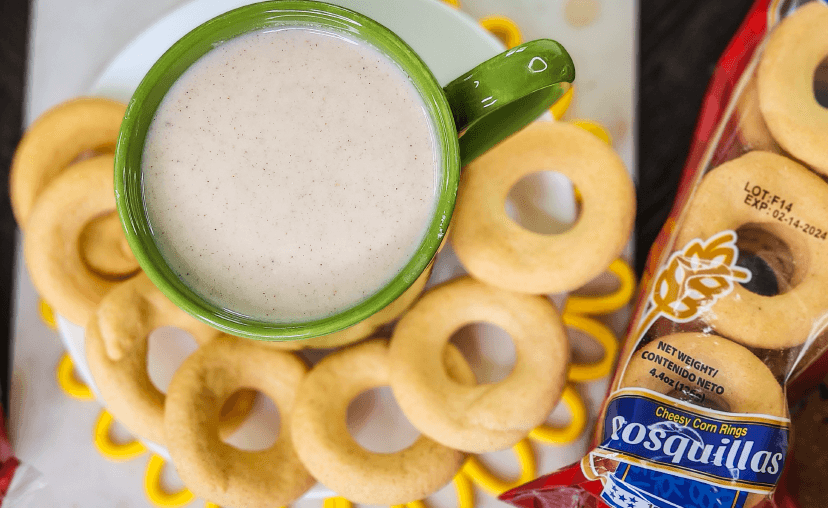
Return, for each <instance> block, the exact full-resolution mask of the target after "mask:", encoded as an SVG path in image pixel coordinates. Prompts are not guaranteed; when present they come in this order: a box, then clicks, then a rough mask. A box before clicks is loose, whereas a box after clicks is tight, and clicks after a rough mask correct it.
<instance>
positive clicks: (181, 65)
mask: <svg viewBox="0 0 828 508" xmlns="http://www.w3.org/2000/svg"><path fill="white" fill-rule="evenodd" d="M278 26H292V27H296V26H298V27H301V26H308V27H317V28H318V27H324V28H325V29H328V30H333V31H339V32H340V33H345V34H347V35H348V36H350V37H355V38H357V39H359V40H361V41H364V42H366V43H368V44H370V45H372V46H374V47H375V48H377V49H379V50H380V51H381V52H382V53H384V54H385V55H386V56H387V57H389V58H390V59H391V60H393V61H394V62H396V63H397V64H398V65H399V66H401V67H402V69H403V70H404V71H405V72H406V73H407V74H408V75H409V76H410V78H411V80H412V82H413V84H414V86H415V87H416V89H417V90H418V92H419V93H420V95H421V97H422V98H423V101H424V103H425V105H426V108H427V114H428V116H429V117H430V119H431V121H432V122H433V126H434V131H435V142H436V143H437V145H438V146H439V150H440V153H441V160H439V161H438V162H439V163H441V165H442V167H441V168H439V170H440V177H439V185H438V186H437V192H438V196H437V202H436V207H435V211H434V215H433V216H432V220H431V223H430V225H429V227H428V231H427V233H426V235H425V236H424V239H423V240H422V241H421V243H420V245H419V247H418V249H417V250H416V252H415V254H414V256H413V257H412V258H411V259H410V260H409V262H408V263H407V264H406V265H405V267H404V268H403V269H402V271H400V272H399V273H398V274H397V275H396V276H395V277H394V278H393V279H392V280H391V281H390V282H389V283H388V284H387V285H386V286H385V287H383V288H381V289H380V290H379V291H377V292H376V293H375V294H373V295H372V296H370V297H368V298H367V299H365V300H363V301H362V302H360V303H358V304H356V305H354V306H353V307H351V308H349V309H346V310H344V311H342V312H338V313H336V314H334V315H331V316H328V317H325V318H322V319H316V320H311V321H305V322H267V321H262V320H260V319H254V318H252V317H250V316H246V315H243V314H241V313H238V312H235V311H233V310H232V309H228V308H224V307H222V306H219V305H216V304H215V303H212V302H210V301H208V300H207V299H205V298H204V297H202V296H201V295H199V294H197V293H196V292H195V291H193V290H192V289H190V288H189V287H188V286H187V285H185V284H184V283H183V282H182V281H181V280H180V279H179V277H178V276H177V275H176V274H175V273H174V271H173V270H172V269H171V268H170V267H169V265H168V264H167V262H166V261H165V260H164V258H163V257H162V255H161V253H160V252H159V250H158V247H157V246H156V244H155V241H154V239H153V234H152V230H151V227H150V224H149V220H148V218H147V212H146V209H145V204H144V197H143V187H142V171H141V158H142V154H143V148H144V140H145V138H146V135H147V130H148V128H149V125H150V123H151V121H152V119H153V116H154V114H155V111H156V109H157V108H158V106H159V104H160V103H161V100H162V99H163V97H164V95H165V94H166V93H167V91H168V90H169V89H170V87H171V86H172V84H173V83H174V82H175V81H176V80H177V79H178V78H179V77H180V76H181V75H182V74H183V73H184V72H185V71H186V70H187V69H188V68H189V67H190V65H192V64H193V63H194V62H195V61H196V60H198V59H199V58H200V57H202V56H203V55H204V54H205V53H207V52H208V51H210V50H211V49H213V48H214V47H215V45H216V44H219V43H221V42H222V41H227V40H229V39H232V38H234V37H237V36H239V35H242V34H245V33H248V32H252V31H256V30H261V29H265V28H272V27H278ZM574 78H575V67H574V65H573V63H572V59H571V57H570V56H569V54H568V53H567V52H566V50H565V49H564V48H563V47H562V46H561V45H560V44H558V43H557V42H555V41H552V40H546V39H542V40H536V41H531V42H528V43H525V44H522V45H520V46H517V47H515V48H512V49H510V50H508V51H506V52H504V53H502V54H500V55H498V56H495V57H494V58H491V59H489V60H487V61H486V62H484V63H482V64H480V65H478V66H477V67H475V68H474V69H472V70H471V71H469V72H467V73H466V74H464V75H463V76H461V77H459V78H457V79H456V80H454V81H452V82H451V83H449V84H448V85H447V86H446V87H445V88H442V87H440V85H439V84H438V83H437V80H436V79H435V78H434V76H433V75H432V73H431V71H430V70H429V69H428V67H427V66H426V65H425V63H423V61H422V60H421V59H420V57H419V56H417V54H416V53H415V52H414V51H413V50H412V49H411V48H410V47H409V46H408V45H407V44H406V43H405V42H403V41H402V39H400V38H399V37H398V36H397V35H395V34H394V33H393V32H391V31H390V30H388V29H387V28H385V27H384V26H382V25H380V24H379V23H377V22H376V21H373V20H371V19H370V18H368V17H366V16H363V15H362V14H359V13H357V12H354V11H351V10H349V9H345V8H342V7H338V6H335V5H331V4H325V3H320V2H316V1H309V0H277V1H268V2H262V3H257V4H252V5H248V6H245V7H240V8H238V9H235V10H232V11H229V12H226V13H224V14H222V15H220V16H218V17H216V18H213V19H212V20H210V21H207V22H206V23H204V24H202V25H200V26H198V27H197V28H195V29H194V30H192V31H191V32H189V33H188V34H187V35H185V36H184V37H182V38H181V39H180V40H179V41H178V42H176V43H175V44H174V45H173V46H172V47H171V48H170V49H169V50H167V52H166V53H164V55H162V56H161V58H159V59H158V61H157V62H156V63H155V64H154V65H153V66H152V68H151V69H150V70H149V72H148V73H147V75H146V76H145V77H144V79H143V80H142V81H141V83H140V84H139V85H138V88H137V89H136V91H135V93H134V95H133V96H132V99H131V100H130V102H129V106H128V108H127V112H126V115H125V117H124V121H123V124H122V126H121V132H120V136H119V139H118V144H117V147H116V152H115V196H116V200H117V206H118V214H119V215H120V218H121V222H122V224H123V226H124V230H125V233H126V237H127V240H128V241H129V245H130V247H131V249H132V252H133V253H134V254H135V257H136V258H137V260H138V262H139V264H140V265H141V268H143V270H144V272H146V274H147V275H148V276H149V278H150V279H151V280H152V281H153V283H154V284H155V285H156V286H157V287H158V288H159V289H160V290H161V291H162V292H163V293H164V294H165V295H166V296H167V297H168V298H169V299H170V300H172V301H173V302H174V303H175V304H176V305H177V306H178V307H180V308H181V309H183V310H185V311H186V312H188V313H189V314H191V315H192V316H194V317H196V318H198V319H200V320H201V321H203V322H205V323H207V324H209V325H212V326H214V327H216V328H218V329H220V330H223V331H225V332H227V333H230V334H232V335H237V336H241V337H247V338H252V339H265V340H296V339H304V338H311V337H319V336H323V335H327V334H330V333H333V332H336V331H339V330H342V329H345V328H347V327H349V326H351V325H354V324H356V323H358V322H360V321H362V320H364V319H366V318H368V317H369V316H371V315H373V314H374V313H376V312H378V311H379V310H381V309H383V308H384V307H385V306H386V305H388V304H389V303H390V302H392V301H393V300H395V299H396V298H397V297H399V296H400V295H401V294H402V293H403V292H404V291H405V290H406V289H408V288H409V286H411V284H412V283H413V282H414V281H415V280H416V279H417V278H418V277H419V276H420V275H421V274H422V273H423V272H424V271H425V270H426V268H427V266H428V265H429V263H430V262H431V261H432V259H433V258H434V256H435V254H436V253H437V250H438V248H439V246H440V244H441V242H442V240H443V236H444V235H445V232H446V230H447V229H448V224H449V221H450V219H451V215H452V211H453V210H454V202H455V198H456V195H457V184H458V180H459V175H460V167H461V165H465V164H466V163H468V162H470V161H471V160H473V159H474V158H476V157H478V156H479V155H481V154H483V153H484V152H485V151H487V150H488V149H490V148H491V147H493V146H494V145H495V144H497V143H498V142H500V141H501V140H503V139H504V138H506V137H507V136H509V135H511V134H513V133H514V132H516V131H518V130H519V129H521V128H523V127H524V126H526V125H527V124H529V123H530V122H532V121H533V120H535V119H537V118H538V117H539V116H540V115H541V114H543V113H544V111H546V110H547V109H548V108H549V107H550V106H551V105H552V104H553V103H554V102H555V101H556V100H557V99H558V98H560V96H561V95H563V93H564V92H565V91H566V85H565V84H564V83H571V82H572V81H573V80H574ZM458 133H459V136H458Z"/></svg>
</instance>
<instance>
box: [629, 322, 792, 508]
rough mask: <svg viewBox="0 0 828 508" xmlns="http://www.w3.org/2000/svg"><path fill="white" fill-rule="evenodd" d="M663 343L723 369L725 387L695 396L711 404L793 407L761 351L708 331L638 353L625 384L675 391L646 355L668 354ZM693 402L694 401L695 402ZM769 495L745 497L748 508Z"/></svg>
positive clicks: (780, 410)
mask: <svg viewBox="0 0 828 508" xmlns="http://www.w3.org/2000/svg"><path fill="white" fill-rule="evenodd" d="M659 345H662V348H663V345H668V346H671V347H674V348H676V350H677V351H680V352H682V353H684V354H685V355H687V357H689V358H692V359H694V360H697V361H699V362H701V364H703V365H706V366H709V367H710V368H713V369H717V370H718V372H717V374H716V383H717V385H718V386H721V387H722V388H723V389H724V391H723V393H721V394H717V393H716V392H715V391H712V390H709V389H706V388H702V387H701V386H695V387H694V394H695V395H697V396H700V395H703V396H704V400H705V401H706V402H707V403H710V402H712V403H713V406H718V407H715V408H716V409H719V410H721V411H728V412H732V413H750V414H759V415H770V416H778V417H787V414H788V405H787V401H786V399H785V395H784V394H783V392H782V387H781V386H780V385H779V382H778V381H777V380H776V378H775V377H774V375H773V372H771V370H770V369H769V368H768V367H767V366H766V365H765V364H764V363H763V362H762V360H760V359H759V358H758V357H756V355H754V354H753V353H751V352H750V351H749V350H747V349H746V348H745V347H743V346H740V345H739V344H737V343H735V342H733V341H730V340H728V339H725V338H723V337H719V336H716V335H705V334H703V333H677V334H673V335H667V336H664V337H658V338H656V339H655V340H653V341H652V342H650V343H649V344H647V345H646V346H645V347H643V348H642V349H640V350H638V351H636V352H635V355H633V357H632V359H631V360H630V363H629V364H627V367H626V370H625V371H624V377H623V378H622V379H621V383H620V387H622V388H623V387H636V388H646V389H648V390H653V391H655V392H658V393H661V394H665V395H668V396H675V395H674V388H673V386H672V385H671V384H670V383H668V382H665V381H663V380H661V379H659V378H657V377H654V376H652V375H651V374H650V370H652V369H653V368H654V367H656V368H659V367H658V364H657V363H654V362H653V361H652V360H648V359H645V357H644V355H647V354H651V355H653V356H659V355H664V354H665V353H664V351H663V349H660V348H659ZM677 358H678V357H677V356H672V357H671V358H670V359H671V360H672V361H676V362H678V363H679V364H680V365H681V366H682V367H684V368H685V369H687V370H688V371H689V372H692V373H694V374H696V375H699V376H705V377H708V376H709V375H708V374H707V373H706V372H701V371H699V370H698V369H696V368H694V367H693V364H690V363H683V362H680V361H679V360H677ZM691 402H692V401H691ZM764 499H766V496H764V495H760V494H749V495H748V497H747V499H746V501H745V508H750V507H753V506H756V505H758V504H759V503H761V502H762V501H763V500H764Z"/></svg>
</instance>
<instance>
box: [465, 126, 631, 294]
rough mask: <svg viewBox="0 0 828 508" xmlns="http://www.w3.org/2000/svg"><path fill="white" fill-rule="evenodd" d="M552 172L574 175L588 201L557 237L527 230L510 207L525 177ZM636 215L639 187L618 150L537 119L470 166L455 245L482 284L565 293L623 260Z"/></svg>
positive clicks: (573, 128) (572, 129)
mask: <svg viewBox="0 0 828 508" xmlns="http://www.w3.org/2000/svg"><path fill="white" fill-rule="evenodd" d="M547 170H550V171H557V172H559V173H561V174H563V175H565V176H567V177H568V178H569V179H570V180H571V181H572V183H573V184H574V185H575V187H577V188H578V190H579V191H580V192H581V195H582V196H583V202H582V206H581V213H580V216H579V217H578V220H577V221H576V222H575V224H574V225H573V226H572V228H570V229H569V230H568V231H565V232H563V233H560V234H555V235H543V234H539V233H534V232H532V231H529V230H527V229H524V228H522V227H521V226H519V225H518V224H517V223H515V222H514V221H512V219H510V218H509V216H508V215H507V214H506V208H505V203H506V198H507V196H508V194H509V191H510V190H511V188H512V187H513V186H514V185H515V184H516V183H517V182H518V181H519V180H520V179H521V178H523V177H524V176H526V175H529V174H531V173H536V172H540V171H547ZM634 216H635V189H634V188H633V184H632V180H631V178H630V175H629V174H628V173H627V170H626V169H625V167H624V163H623V162H622V161H621V159H620V158H619V157H618V155H617V154H616V153H615V152H614V151H613V150H612V148H610V147H609V146H607V144H606V143H604V142H603V141H601V140H600V139H598V138H597V137H596V136H594V135H593V134H590V133H589V132H586V131H585V130H583V129H581V128H579V127H576V126H574V125H571V124H566V123H562V122H535V123H534V124H532V125H530V126H528V127H526V128H525V129H524V130H523V131H521V132H519V133H517V134H515V135H514V136H512V137H510V138H508V139H506V140H505V141H503V142H502V143H501V144H500V145H498V146H496V147H495V148H494V149H492V150H491V151H489V152H487V153H486V154H485V155H483V156H481V157H480V158H478V159H477V160H475V161H474V162H472V163H471V164H469V165H468V166H466V167H465V168H463V172H462V174H461V175H460V187H459V190H458V194H457V206H456V208H455V210H454V218H453V220H452V226H453V228H454V229H453V231H452V237H451V242H452V244H453V246H454V250H455V252H456V253H457V257H458V258H459V259H460V262H461V263H462V264H463V266H464V267H465V268H466V269H467V270H468V271H469V273H471V274H472V275H473V276H474V277H475V278H477V279H479V280H482V281H484V282H486V283H488V284H491V285H493V286H497V287H500V288H503V289H508V290H511V291H517V292H521V293H530V294H542V293H561V292H564V291H570V290H573V289H575V288H578V287H580V286H582V285H584V284H586V283H587V282H589V281H590V280H592V279H593V278H594V277H596V276H597V275H599V274H601V272H603V271H604V270H605V269H606V267H607V266H608V265H609V264H610V263H611V262H612V261H613V260H614V259H615V258H616V257H618V255H619V254H620V253H621V251H622V250H623V248H624V245H626V243H627V240H628V238H629V235H630V232H631V231H632V226H633V218H634Z"/></svg>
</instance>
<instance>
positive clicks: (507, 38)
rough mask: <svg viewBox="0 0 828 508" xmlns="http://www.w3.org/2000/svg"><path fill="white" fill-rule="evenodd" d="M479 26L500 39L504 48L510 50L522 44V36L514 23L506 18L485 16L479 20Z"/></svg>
mask: <svg viewBox="0 0 828 508" xmlns="http://www.w3.org/2000/svg"><path fill="white" fill-rule="evenodd" d="M480 26H482V27H483V28H485V29H486V30H488V31H489V32H491V33H492V35H494V36H495V37H497V38H498V39H500V42H502V43H503V44H504V45H505V46H506V48H508V49H512V48H514V47H515V46H519V45H520V44H521V43H523V35H522V34H521V33H520V28H518V26H517V25H516V24H515V22H514V21H512V20H511V19H509V18H507V17H506V16H487V17H485V18H481V19H480Z"/></svg>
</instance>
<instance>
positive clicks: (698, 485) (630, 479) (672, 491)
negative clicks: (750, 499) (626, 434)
mask: <svg viewBox="0 0 828 508" xmlns="http://www.w3.org/2000/svg"><path fill="white" fill-rule="evenodd" d="M613 476H614V477H615V483H616V484H619V485H618V486H620V487H621V488H625V490H627V491H628V492H630V493H634V494H635V495H637V496H638V497H640V498H641V499H644V500H645V501H647V502H648V503H649V504H651V505H653V506H656V507H658V508H675V507H680V508H742V506H744V503H745V500H746V499H747V496H748V493H747V492H743V491H738V490H733V489H727V488H723V487H717V486H715V485H710V484H707V483H703V482H700V481H696V480H691V479H689V478H681V477H678V476H675V475H672V474H669V473H662V472H661V471H653V470H650V469H645V468H643V467H637V466H632V465H629V464H625V463H621V464H620V465H619V466H618V469H616V470H615V473H613ZM616 488H618V487H616ZM616 497H617V496H616ZM621 506H622V507H623V508H627V507H626V506H624V505H623V504H621Z"/></svg>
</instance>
